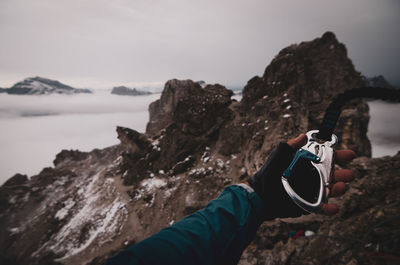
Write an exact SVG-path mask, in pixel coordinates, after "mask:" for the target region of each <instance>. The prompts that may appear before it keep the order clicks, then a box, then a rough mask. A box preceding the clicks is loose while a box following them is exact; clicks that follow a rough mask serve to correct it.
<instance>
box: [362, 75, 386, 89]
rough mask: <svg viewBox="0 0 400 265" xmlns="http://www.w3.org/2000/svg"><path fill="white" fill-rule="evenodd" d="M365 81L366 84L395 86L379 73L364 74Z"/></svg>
mask: <svg viewBox="0 0 400 265" xmlns="http://www.w3.org/2000/svg"><path fill="white" fill-rule="evenodd" d="M363 81H364V84H365V86H373V87H384V88H393V86H392V85H391V84H389V82H388V81H387V80H386V79H385V77H383V76H382V75H377V76H374V77H366V76H363Z"/></svg>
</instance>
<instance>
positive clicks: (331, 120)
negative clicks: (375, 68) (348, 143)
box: [317, 87, 400, 141]
mask: <svg viewBox="0 0 400 265" xmlns="http://www.w3.org/2000/svg"><path fill="white" fill-rule="evenodd" d="M355 98H373V99H382V100H385V101H391V102H400V89H395V88H382V87H359V88H354V89H351V90H347V91H345V92H343V93H342V94H339V95H338V96H337V97H336V98H335V99H334V100H333V101H332V103H331V104H330V105H329V107H328V108H327V109H326V112H325V116H324V119H323V120H322V123H321V125H320V127H319V133H318V135H317V138H319V139H322V140H325V141H330V140H331V138H332V133H333V130H334V129H335V126H336V123H337V121H338V119H339V116H340V112H341V111H342V107H343V105H345V104H346V103H347V102H349V101H350V100H352V99H355Z"/></svg>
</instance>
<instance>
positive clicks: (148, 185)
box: [140, 178, 167, 192]
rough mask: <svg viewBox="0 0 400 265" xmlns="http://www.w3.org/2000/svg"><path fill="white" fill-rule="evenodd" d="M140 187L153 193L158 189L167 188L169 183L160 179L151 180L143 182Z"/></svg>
mask: <svg viewBox="0 0 400 265" xmlns="http://www.w3.org/2000/svg"><path fill="white" fill-rule="evenodd" d="M140 185H141V186H142V187H143V188H144V189H145V191H146V192H153V191H155V190H156V189H159V188H161V187H164V186H166V185H167V182H166V181H165V180H163V179H160V178H149V179H145V180H143V181H142V182H141V183H140Z"/></svg>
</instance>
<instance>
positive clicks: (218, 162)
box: [217, 158, 225, 169]
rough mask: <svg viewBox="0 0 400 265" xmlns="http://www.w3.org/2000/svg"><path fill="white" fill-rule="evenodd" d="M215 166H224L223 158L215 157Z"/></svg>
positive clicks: (221, 167)
mask: <svg viewBox="0 0 400 265" xmlns="http://www.w3.org/2000/svg"><path fill="white" fill-rule="evenodd" d="M217 166H218V167H219V168H220V169H223V168H225V162H224V160H222V159H220V158H218V159H217Z"/></svg>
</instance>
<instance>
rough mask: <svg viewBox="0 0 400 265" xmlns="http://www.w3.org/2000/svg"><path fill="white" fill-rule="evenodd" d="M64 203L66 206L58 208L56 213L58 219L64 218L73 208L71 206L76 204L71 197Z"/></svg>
mask: <svg viewBox="0 0 400 265" xmlns="http://www.w3.org/2000/svg"><path fill="white" fill-rule="evenodd" d="M64 205H65V206H64V208H61V209H60V210H58V212H57V213H56V215H55V217H56V218H57V219H58V220H62V219H64V218H65V217H66V216H67V214H68V212H69V210H71V208H72V207H73V206H74V205H75V202H74V200H73V199H72V198H69V199H68V200H67V201H66V202H64Z"/></svg>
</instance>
